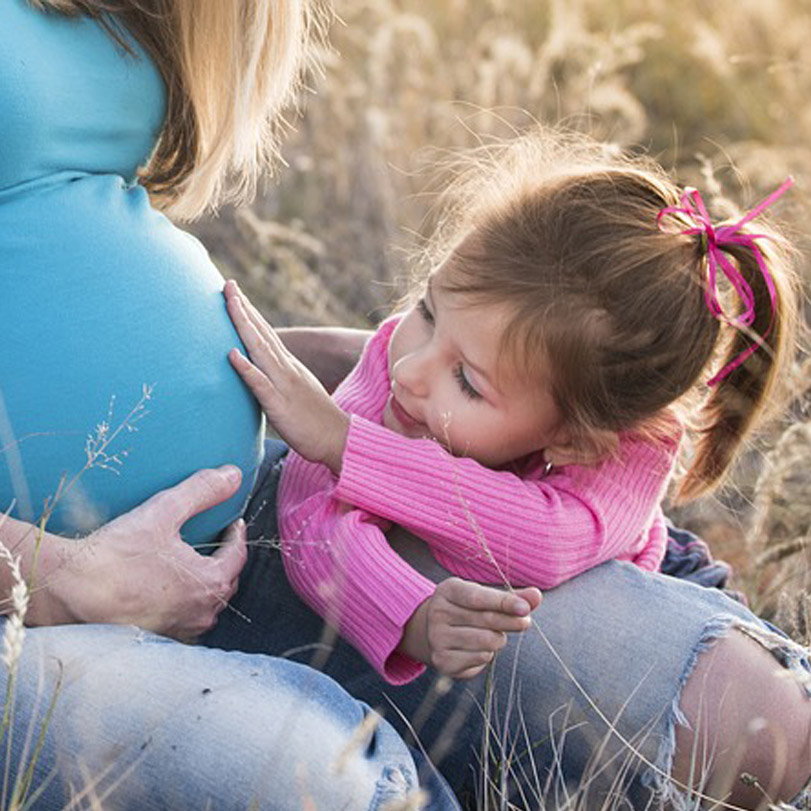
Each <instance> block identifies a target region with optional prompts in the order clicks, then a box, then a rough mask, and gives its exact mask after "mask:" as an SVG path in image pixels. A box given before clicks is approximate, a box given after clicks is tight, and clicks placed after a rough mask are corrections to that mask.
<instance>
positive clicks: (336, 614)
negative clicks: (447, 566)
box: [278, 322, 435, 684]
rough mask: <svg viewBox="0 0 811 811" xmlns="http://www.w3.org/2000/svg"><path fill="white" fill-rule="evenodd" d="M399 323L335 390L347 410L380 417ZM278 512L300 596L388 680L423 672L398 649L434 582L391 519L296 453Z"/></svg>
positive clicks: (377, 338)
mask: <svg viewBox="0 0 811 811" xmlns="http://www.w3.org/2000/svg"><path fill="white" fill-rule="evenodd" d="M393 327H394V322H387V323H386V324H384V325H383V326H382V327H381V328H380V330H379V331H378V332H377V333H376V334H375V335H374V336H373V337H372V338H371V339H370V341H369V342H368V344H367V346H366V348H365V350H364V353H363V356H362V357H361V360H360V362H359V364H358V366H356V367H355V369H354V370H353V372H352V373H351V374H350V375H349V377H348V378H347V380H346V381H345V382H344V383H343V384H342V385H341V387H340V388H339V389H338V391H337V392H336V394H335V397H336V400H337V401H338V402H339V403H340V404H341V405H342V407H344V408H345V409H347V410H348V411H353V412H359V413H362V414H366V415H368V416H370V417H374V416H375V414H376V413H377V412H379V411H381V410H382V404H381V403H380V402H378V401H379V400H380V397H379V394H380V392H381V386H383V388H385V383H384V382H383V383H381V381H385V380H387V374H388V373H387V367H386V349H387V346H388V337H389V335H390V333H391V330H392V329H393ZM278 517H279V528H280V535H281V543H282V549H283V553H284V554H283V560H284V566H285V571H286V573H287V577H288V579H289V580H290V583H291V585H292V586H293V588H294V589H295V590H296V592H297V593H298V595H299V596H300V597H301V598H302V599H303V600H304V601H305V602H306V603H307V604H308V605H309V606H310V607H311V608H312V609H313V610H314V611H315V612H316V613H318V614H319V615H320V616H322V617H323V618H324V619H325V621H327V622H328V623H329V624H330V625H332V626H333V627H334V628H336V629H337V630H338V631H339V632H340V634H341V635H342V636H343V637H344V638H345V639H346V640H348V641H349V642H350V643H351V644H352V645H353V646H354V647H355V648H357V650H358V651H359V652H360V653H361V654H362V655H363V656H364V657H365V658H366V659H367V661H368V662H369V663H370V664H371V665H372V666H373V667H374V668H375V669H376V670H377V671H378V672H379V673H380V674H381V675H382V676H383V677H384V678H386V679H387V680H388V681H389V682H390V683H392V684H403V683H405V682H408V681H411V680H412V679H414V678H416V677H417V676H418V675H420V673H422V672H423V671H424V670H425V666H424V665H423V664H422V663H420V662H417V661H415V660H414V659H411V658H410V657H408V656H405V655H403V654H401V653H399V652H398V650H397V647H398V645H399V644H400V641H401V639H402V636H403V632H404V630H405V627H406V624H407V622H408V620H409V619H410V618H411V616H412V614H413V613H414V611H416V609H417V608H418V607H419V606H420V604H421V603H423V602H424V601H425V600H427V599H428V598H429V597H430V596H431V595H432V594H433V592H434V589H435V585H434V583H433V582H432V581H430V580H428V579H427V578H425V577H423V576H422V575H421V574H420V573H419V572H417V571H415V570H414V569H412V568H411V567H410V566H409V565H408V564H407V563H406V562H405V561H404V560H403V559H402V558H400V556H399V555H397V553H396V552H394V550H393V549H392V548H391V547H390V546H389V544H388V541H387V540H386V536H385V532H386V531H387V529H388V528H389V526H390V524H389V522H388V521H386V520H385V519H383V518H381V517H379V516H376V515H374V514H372V513H369V512H368V511H366V510H363V509H361V508H353V507H350V506H349V505H347V504H346V503H345V502H342V501H339V500H338V499H336V498H335V477H334V476H333V475H332V473H331V472H330V471H329V470H328V469H327V468H326V467H325V466H324V465H319V464H315V463H313V462H309V461H307V460H306V459H304V458H303V457H301V456H300V455H299V454H297V453H295V452H293V451H291V453H290V454H289V456H288V458H287V460H286V462H285V466H284V472H283V475H282V481H281V485H280V491H279V505H278Z"/></svg>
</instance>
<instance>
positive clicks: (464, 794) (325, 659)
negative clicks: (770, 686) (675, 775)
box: [206, 445, 808, 809]
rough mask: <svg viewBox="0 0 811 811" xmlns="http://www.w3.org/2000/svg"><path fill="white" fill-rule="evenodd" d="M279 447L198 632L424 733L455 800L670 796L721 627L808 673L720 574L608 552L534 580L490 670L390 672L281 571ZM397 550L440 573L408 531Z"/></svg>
mask: <svg viewBox="0 0 811 811" xmlns="http://www.w3.org/2000/svg"><path fill="white" fill-rule="evenodd" d="M281 455H283V448H282V447H281V446H279V447H276V446H273V445H269V446H268V453H267V460H266V464H265V467H264V468H263V471H262V473H261V475H260V481H259V484H258V486H257V489H256V491H255V496H254V498H253V500H252V503H251V505H250V506H249V510H248V513H247V514H246V518H247V519H248V520H249V536H250V537H252V538H253V539H254V543H253V544H252V545H251V551H250V556H249V563H248V565H247V566H246V568H245V571H244V572H243V579H242V582H241V585H240V590H239V593H238V595H237V597H236V598H235V600H234V601H233V610H231V611H225V612H224V613H223V614H222V615H221V618H220V622H219V624H218V626H217V627H216V628H215V629H214V630H213V632H211V633H210V634H209V635H208V637H207V639H206V644H211V645H215V646H217V647H220V648H225V649H239V650H248V651H256V652H264V653H270V654H273V655H276V656H283V657H286V658H289V659H291V660H294V661H299V662H305V663H308V664H311V665H313V666H315V667H317V668H318V669H320V670H322V671H323V672H325V673H326V674H328V675H329V676H331V677H332V678H333V679H335V680H336V681H337V682H338V683H340V684H342V685H343V686H344V687H345V688H346V689H347V690H348V691H349V692H350V693H351V694H353V695H354V696H356V697H358V698H361V699H362V700H364V701H366V702H368V703H369V704H371V705H372V706H374V707H376V708H378V709H380V710H381V711H382V712H383V713H385V715H386V717H387V718H388V719H389V720H390V721H391V722H392V724H393V725H394V726H395V727H396V728H398V729H399V730H400V731H401V733H402V734H403V735H404V736H405V737H406V738H407V740H410V741H411V742H412V744H416V745H419V746H421V747H423V748H424V750H425V751H426V752H427V754H428V756H429V757H430V759H431V760H432V761H433V763H435V764H436V765H437V766H438V768H439V769H440V770H441V772H442V774H443V775H444V777H445V778H446V779H447V781H448V783H449V784H450V785H451V787H452V788H453V789H454V791H455V792H456V793H457V795H458V796H459V798H460V799H461V800H462V801H463V804H464V805H466V806H470V807H475V806H476V804H477V803H478V804H479V807H482V805H481V804H482V799H483V796H484V795H485V794H489V795H490V798H491V803H490V805H489V806H487V807H500V806H499V805H498V801H502V800H503V799H505V798H507V799H509V800H510V801H511V802H513V803H514V804H515V805H517V806H518V807H520V808H530V809H536V808H543V807H547V806H551V807H558V806H561V805H565V804H566V803H572V805H576V807H578V808H580V807H582V808H592V807H594V808H602V807H612V808H613V807H615V806H614V805H613V804H611V803H614V802H615V801H616V802H617V806H616V807H626V804H627V807H629V808H634V809H643V808H648V807H656V806H657V805H658V804H659V803H672V804H673V805H675V806H676V807H677V808H678V807H679V805H680V804H682V805H683V803H680V795H679V793H678V792H677V791H676V790H675V789H674V787H673V786H672V783H671V782H670V781H669V780H668V775H669V773H670V768H671V764H672V759H673V751H674V740H675V729H676V724H677V723H679V722H683V720H684V719H683V716H682V715H681V713H680V710H679V698H680V694H681V689H682V687H683V685H684V683H685V681H686V679H687V677H688V676H689V674H690V672H691V670H692V668H693V666H694V665H695V662H696V659H697V657H698V655H699V654H700V653H701V652H702V650H704V649H705V648H706V647H708V646H709V645H711V644H712V642H713V641H714V640H715V639H717V638H719V637H720V636H721V635H723V634H725V633H727V632H728V631H729V630H730V629H732V628H740V629H742V630H744V631H745V632H747V633H748V634H749V635H750V636H752V637H753V638H755V639H756V640H757V641H758V642H760V643H761V644H762V645H763V646H764V647H765V648H766V649H767V650H770V651H771V652H772V653H773V655H774V656H775V657H776V659H777V660H778V661H779V662H781V664H783V665H784V666H785V667H786V668H787V670H790V671H792V672H793V673H794V674H795V675H796V676H797V678H799V679H802V680H804V683H805V684H806V685H807V684H808V671H807V670H806V669H805V668H806V666H807V665H806V663H805V660H804V651H803V650H802V649H801V648H799V646H797V645H795V644H793V643H792V642H790V641H789V640H788V639H787V638H785V637H783V636H781V635H779V634H777V633H775V632H774V631H773V630H772V629H770V627H769V626H767V625H766V624H765V623H763V622H761V621H760V620H759V619H758V618H757V617H756V616H755V615H754V614H752V613H751V612H750V611H749V610H748V609H747V608H746V607H744V606H743V605H741V604H740V603H738V602H736V601H734V600H732V599H729V598H728V597H726V596H725V595H724V594H723V593H721V592H720V591H719V590H718V589H712V588H703V587H700V586H697V585H695V584H693V583H689V582H685V581H682V580H677V579H674V578H672V577H667V576H664V575H655V574H649V573H646V572H643V571H641V570H640V569H638V568H637V567H635V566H633V565H630V564H626V563H620V562H610V563H607V564H604V565H602V566H599V567H597V568H595V569H592V570H591V571H589V572H586V573H585V574H583V575H580V576H579V577H577V578H575V579H574V580H571V581H569V582H568V583H565V584H563V585H562V586H560V587H558V588H556V589H553V590H551V591H548V592H546V594H545V595H544V600H543V602H542V604H541V606H540V607H539V608H538V610H537V611H536V612H535V615H534V617H533V619H534V627H533V628H532V629H531V630H529V631H527V632H526V633H525V634H523V635H521V636H515V637H514V638H512V639H511V641H510V643H509V644H508V646H507V647H506V648H505V649H504V650H503V651H501V652H500V653H499V655H498V656H497V658H496V661H495V663H494V665H493V667H492V668H491V670H490V671H489V672H488V673H486V674H483V675H482V676H480V677H478V678H476V679H473V680H471V681H466V682H457V683H453V682H450V681H448V680H446V679H442V678H437V677H436V676H435V675H434V674H432V673H430V672H428V673H426V674H425V675H423V676H422V677H420V678H419V679H417V680H416V681H414V682H412V683H411V684H408V685H405V686H402V687H393V686H391V685H389V684H387V683H386V682H384V681H383V680H382V679H381V678H380V677H379V676H378V675H377V674H376V673H375V672H374V671H373V670H372V669H371V668H370V667H369V666H368V665H367V664H366V662H365V661H364V660H363V659H362V658H361V657H360V656H359V655H358V654H357V653H356V652H355V651H354V650H353V649H352V648H351V647H350V646H349V645H348V644H346V643H344V642H343V641H342V640H340V639H338V638H336V637H335V635H334V634H333V633H331V632H330V631H329V630H328V629H325V627H324V624H323V622H322V621H321V619H320V618H319V617H318V616H316V615H315V614H314V613H313V612H312V611H310V609H309V608H308V607H307V606H306V605H304V604H303V603H302V602H301V601H300V600H299V599H298V597H297V596H296V594H295V593H294V592H293V591H292V589H291V588H290V586H289V585H288V583H287V580H286V577H285V575H284V570H283V565H282V560H281V555H280V552H279V549H278V543H277V542H275V541H274V540H273V539H274V538H275V536H276V529H275V488H276V483H277V479H278V475H279V467H278V465H276V466H274V458H275V459H276V460H278V459H279V458H280V457H281ZM262 539H265V541H263V540H262ZM398 551H400V553H401V554H403V555H404V556H405V557H406V558H408V559H410V560H411V561H412V563H413V564H414V565H415V566H417V567H418V568H420V569H422V570H423V571H425V572H426V573H427V574H429V575H432V576H436V577H438V578H441V577H442V576H443V573H442V571H441V570H438V568H437V567H436V564H435V563H433V558H431V557H430V555H429V554H427V552H426V549H425V547H424V545H422V544H420V543H419V542H410V543H409V542H406V543H405V544H404V545H402V546H401V547H400V549H399V550H398ZM483 764H484V765H485V766H486V768H482V765H483ZM609 798H610V799H609ZM618 798H619V799H618ZM493 800H496V801H497V802H496V803H495V805H493V802H492V801H493ZM607 800H609V802H608V803H606V801H607ZM604 803H606V805H605V806H604Z"/></svg>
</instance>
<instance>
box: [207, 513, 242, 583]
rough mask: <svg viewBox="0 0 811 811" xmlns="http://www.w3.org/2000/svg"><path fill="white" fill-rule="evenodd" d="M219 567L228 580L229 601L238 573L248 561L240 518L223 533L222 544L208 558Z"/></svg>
mask: <svg viewBox="0 0 811 811" xmlns="http://www.w3.org/2000/svg"><path fill="white" fill-rule="evenodd" d="M210 559H211V560H213V561H216V562H217V564H218V565H219V567H220V569H221V571H222V575H223V577H224V578H226V579H227V580H228V583H229V594H228V597H227V598H226V599H230V598H231V597H232V596H233V594H234V592H235V591H236V588H237V585H238V584H239V573H240V572H241V571H242V567H243V566H244V565H245V561H246V560H247V559H248V546H247V529H246V527H245V522H244V521H243V520H242V519H241V518H240V519H238V520H237V521H234V523H233V524H231V526H230V527H228V529H227V530H226V531H225V535H224V536H223V543H222V545H221V546H219V547H218V548H217V550H216V551H215V552H214V554H213V555H212V556H211V558H210Z"/></svg>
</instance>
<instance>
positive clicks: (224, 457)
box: [0, 173, 262, 546]
mask: <svg viewBox="0 0 811 811" xmlns="http://www.w3.org/2000/svg"><path fill="white" fill-rule="evenodd" d="M0 233H2V234H3V238H2V242H0V289H1V290H2V295H0V324H2V325H3V327H2V333H0V334H1V335H2V338H0V341H1V342H2V352H0V499H1V500H2V501H0V510H2V511H5V510H7V509H8V508H9V507H10V506H11V505H12V504H13V508H12V514H13V515H15V516H18V517H20V518H23V519H24V520H28V521H36V520H38V519H39V518H40V517H41V516H42V515H43V514H44V513H47V514H49V516H50V517H49V519H48V525H47V526H48V529H49V530H50V531H53V532H58V533H61V534H68V535H73V534H81V533H85V532H87V531H88V530H91V529H93V528H95V527H97V526H99V525H100V524H102V523H104V522H105V521H108V520H110V519H111V518H113V517H115V516H117V515H120V514H121V513H123V512H126V511H127V510H129V509H131V508H132V507H134V506H136V505H137V504H140V503H141V502H142V501H144V500H145V499H146V498H148V497H149V496H151V495H153V494H154V493H156V492H157V491H159V490H161V489H164V488H166V487H169V486H171V485H173V484H176V483H177V482H179V481H180V480H182V479H183V478H185V477H186V476H188V475H190V474H191V473H193V472H194V471H195V470H198V469H200V468H203V467H213V466H218V465H221V464H225V463H233V464H236V465H239V467H241V469H242V471H243V484H242V487H241V489H240V492H239V493H237V495H236V496H234V497H233V498H232V499H230V500H229V501H228V502H226V503H225V504H222V505H219V506H217V507H214V508H212V509H210V510H208V511H206V512H205V513H202V514H201V515H199V516H197V517H196V518H193V519H191V520H190V521H188V522H187V523H186V524H185V526H184V528H183V535H184V537H185V538H186V539H187V540H188V541H189V542H190V543H193V544H195V545H198V546H199V545H203V544H206V543H208V542H210V541H211V540H213V539H214V538H215V537H216V536H217V535H218V534H219V533H220V532H221V530H222V529H223V528H224V527H225V526H226V525H227V524H228V523H230V522H231V521H233V520H234V519H236V518H237V517H238V516H239V515H240V513H241V511H242V509H243V507H244V504H245V501H246V499H247V496H248V493H249V490H250V487H251V486H252V483H253V480H254V477H255V474H256V470H257V467H258V464H259V462H260V458H261V448H262V445H261V433H262V422H261V415H260V413H259V411H258V409H257V407H256V404H255V402H254V400H253V398H252V397H251V396H250V394H249V392H248V391H247V390H246V388H245V387H244V385H243V384H242V383H241V381H240V380H239V379H238V377H237V376H236V374H235V373H234V372H233V370H232V369H231V367H230V365H229V363H228V361H227V358H226V354H227V352H228V350H229V349H230V348H231V347H233V346H235V345H236V344H237V343H238V338H237V336H236V333H235V332H234V330H233V327H232V326H231V323H230V321H229V319H228V316H227V314H226V311H225V307H224V304H223V300H222V296H221V289H222V284H223V280H222V277H221V276H220V274H219V272H218V271H217V269H216V268H215V267H214V265H213V264H212V263H211V261H210V259H209V257H208V255H207V253H206V252H205V250H204V249H203V248H202V247H201V246H200V245H199V243H198V242H197V241H196V240H195V239H193V238H192V237H191V236H189V235H188V234H186V233H185V232H183V231H181V230H180V229H178V228H175V227H174V226H173V225H172V224H171V223H170V222H169V221H168V220H167V219H166V218H165V217H163V216H162V215H160V214H158V213H156V212H155V211H153V210H152V209H151V207H150V206H149V203H148V200H147V198H146V194H145V192H144V191H143V190H142V189H141V188H138V187H135V188H128V187H126V186H125V185H124V183H123V181H122V180H121V178H119V177H116V176H112V175H90V176H88V175H80V174H76V175H71V174H67V173H66V174H63V175H60V176H57V177H52V178H49V179H48V180H45V181H40V182H35V183H33V184H26V186H25V187H15V188H14V189H11V190H6V191H5V192H0Z"/></svg>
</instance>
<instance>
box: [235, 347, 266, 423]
mask: <svg viewBox="0 0 811 811" xmlns="http://www.w3.org/2000/svg"><path fill="white" fill-rule="evenodd" d="M228 360H229V361H230V362H231V365H232V366H233V367H234V369H235V370H236V372H237V373H238V374H239V376H240V377H241V378H242V379H243V381H244V382H245V385H246V386H247V387H248V388H249V389H250V390H251V391H252V392H253V394H254V396H255V397H256V399H257V400H259V404H260V405H261V406H262V407H263V408H265V409H268V408H272V406H273V403H274V396H275V394H276V387H275V386H274V385H273V380H271V378H270V377H268V376H267V375H266V374H265V373H264V372H263V371H262V370H261V369H259V368H258V367H257V366H256V365H255V364H253V363H251V361H250V360H248V358H246V357H245V356H244V355H243V354H242V353H241V352H240V351H239V350H238V349H232V350H231V351H230V352H229V353H228Z"/></svg>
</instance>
